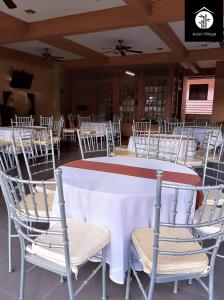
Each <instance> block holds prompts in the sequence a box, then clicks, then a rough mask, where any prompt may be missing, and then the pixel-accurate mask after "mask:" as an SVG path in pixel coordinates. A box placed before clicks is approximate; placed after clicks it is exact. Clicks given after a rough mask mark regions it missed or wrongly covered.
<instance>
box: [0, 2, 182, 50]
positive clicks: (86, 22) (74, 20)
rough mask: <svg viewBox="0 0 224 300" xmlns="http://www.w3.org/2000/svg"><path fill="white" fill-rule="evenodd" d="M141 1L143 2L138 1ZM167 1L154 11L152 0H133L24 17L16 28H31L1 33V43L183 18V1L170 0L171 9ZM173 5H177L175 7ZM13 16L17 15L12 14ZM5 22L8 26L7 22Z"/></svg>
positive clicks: (159, 3) (157, 4) (160, 3)
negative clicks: (85, 10) (55, 15)
mask: <svg viewBox="0 0 224 300" xmlns="http://www.w3.org/2000/svg"><path fill="white" fill-rule="evenodd" d="M127 1H128V0H127ZM139 1H140V4H138V2H139ZM167 1H168V0H157V1H155V2H154V3H153V13H152V14H151V12H150V11H149V10H148V9H144V6H148V4H147V2H148V1H144V0H135V1H134V0H129V1H128V2H129V5H126V6H121V7H115V8H110V9H105V10H100V11H94V12H88V13H82V14H77V15H71V16H64V17H58V18H54V19H49V20H44V21H38V22H33V23H28V24H27V23H25V22H23V21H21V23H20V21H19V24H20V25H19V24H18V26H17V24H15V26H12V29H13V28H14V29H15V28H17V27H18V28H19V27H20V26H24V27H25V29H27V28H26V27H27V26H28V30H25V32H24V33H20V34H19V33H18V31H19V30H18V31H17V30H16V29H15V30H16V31H17V33H16V34H13V35H12V36H11V35H3V36H0V44H1V45H3V44H8V43H14V42H20V41H26V40H38V39H40V38H45V37H48V36H55V35H57V36H66V35H72V34H83V33H90V32H98V31H107V30H112V29H120V28H128V27H135V26H142V25H149V24H155V23H168V22H171V21H179V20H183V19H184V4H183V2H182V1H180V0H169V7H170V9H167ZM149 2H150V1H149ZM131 3H132V4H131ZM135 5H137V7H138V9H137V8H136V9H134V7H135ZM150 5H151V4H150ZM172 7H174V8H175V9H171V8H172ZM9 18H13V17H10V16H9ZM13 19H15V18H13ZM16 20H17V19H16ZM17 21H18V20H17ZM1 22H2V23H4V26H6V27H7V22H5V21H1ZM21 24H22V25H21ZM23 30H24V29H23Z"/></svg>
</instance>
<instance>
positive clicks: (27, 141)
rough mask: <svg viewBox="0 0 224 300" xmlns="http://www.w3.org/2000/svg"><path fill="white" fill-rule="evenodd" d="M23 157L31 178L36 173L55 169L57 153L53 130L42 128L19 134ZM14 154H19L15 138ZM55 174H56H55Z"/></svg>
mask: <svg viewBox="0 0 224 300" xmlns="http://www.w3.org/2000/svg"><path fill="white" fill-rule="evenodd" d="M19 143H20V146H21V149H22V153H23V158H24V161H25V165H26V170H27V173H28V178H29V179H30V180H32V179H34V178H35V176H36V175H39V174H41V175H42V174H43V173H45V172H49V171H53V173H54V171H55V154H54V145H53V136H52V131H51V130H41V131H39V132H36V133H35V134H33V135H29V136H23V135H20V136H19ZM13 145H14V154H15V156H17V151H16V143H15V140H14V139H13ZM53 175H54V174H53Z"/></svg>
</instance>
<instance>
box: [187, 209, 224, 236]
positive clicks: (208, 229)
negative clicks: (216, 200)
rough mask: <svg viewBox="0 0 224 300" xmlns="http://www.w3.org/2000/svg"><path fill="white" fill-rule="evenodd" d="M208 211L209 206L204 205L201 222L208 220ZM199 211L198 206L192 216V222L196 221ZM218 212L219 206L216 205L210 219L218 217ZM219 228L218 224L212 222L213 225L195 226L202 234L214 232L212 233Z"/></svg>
mask: <svg viewBox="0 0 224 300" xmlns="http://www.w3.org/2000/svg"><path fill="white" fill-rule="evenodd" d="M210 211H211V206H205V210H204V212H203V216H202V219H201V223H206V222H208V220H209V217H210ZM199 213H200V208H199V209H197V210H196V212H195V214H194V218H193V222H194V224H196V223H197V220H198V217H199ZM219 213H220V208H218V207H216V208H215V212H214V215H213V218H212V220H215V219H216V218H217V217H218V215H219ZM223 214H224V213H223ZM219 230H220V225H219V224H213V225H210V226H204V227H200V228H197V231H198V232H199V233H200V234H202V235H203V234H204V235H208V234H214V233H216V232H218V231H219Z"/></svg>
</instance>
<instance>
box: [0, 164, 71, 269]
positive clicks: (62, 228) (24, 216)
mask: <svg viewBox="0 0 224 300" xmlns="http://www.w3.org/2000/svg"><path fill="white" fill-rule="evenodd" d="M0 175H1V179H2V180H1V185H2V188H3V190H4V197H5V201H6V202H7V203H8V206H9V207H10V212H11V216H12V219H13V221H14V223H15V227H16V230H17V233H18V235H19V239H20V246H21V251H22V253H26V251H27V247H29V249H32V247H38V246H41V247H43V248H51V249H58V250H57V251H59V252H60V253H61V256H62V260H60V261H58V263H59V264H62V265H65V266H66V270H67V271H69V272H70V271H71V265H70V256H69V243H68V233H67V224H66V214H65V202H64V196H63V187H62V177H61V170H60V169H57V170H56V172H55V177H56V183H55V182H45V181H30V180H22V179H17V178H15V177H11V176H8V175H6V174H5V173H4V172H2V171H1V172H0ZM36 185H39V186H40V189H39V190H38V193H37V192H36V191H35V186H36ZM46 185H52V186H56V187H57V189H56V190H57V205H58V207H59V215H58V217H54V216H52V215H51V213H50V208H49V207H50V195H49V194H48V193H47V191H46ZM21 191H22V192H21ZM24 191H28V194H25V192H24ZM40 196H41V199H42V203H41V204H42V205H40ZM28 199H29V201H31V202H32V206H30V205H28ZM40 207H41V208H40ZM43 222H44V223H50V224H51V226H50V227H49V229H41V228H43V227H41V224H42V223H43ZM39 234H47V236H48V239H47V240H45V239H44V238H41V237H38V235H39ZM27 244H28V245H27ZM49 260H50V259H49Z"/></svg>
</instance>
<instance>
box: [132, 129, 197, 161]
mask: <svg viewBox="0 0 224 300" xmlns="http://www.w3.org/2000/svg"><path fill="white" fill-rule="evenodd" d="M141 139H142V138H141ZM169 142H170V139H169V138H166V137H165V136H163V135H161V136H160V144H159V147H160V148H161V151H163V149H164V148H165V147H166V145H167V143H169ZM142 147H143V152H144V150H147V149H146V148H147V145H142ZM174 147H176V151H178V145H177V142H175V140H174ZM186 147H188V151H187V156H188V157H193V156H195V154H196V147H197V142H196V140H194V139H190V140H189V141H188V145H187V140H186V139H184V138H183V139H182V143H181V147H180V153H179V158H184V157H185V154H186ZM144 148H145V149H144ZM128 151H132V152H135V145H134V138H133V136H130V138H129V142H128Z"/></svg>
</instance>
